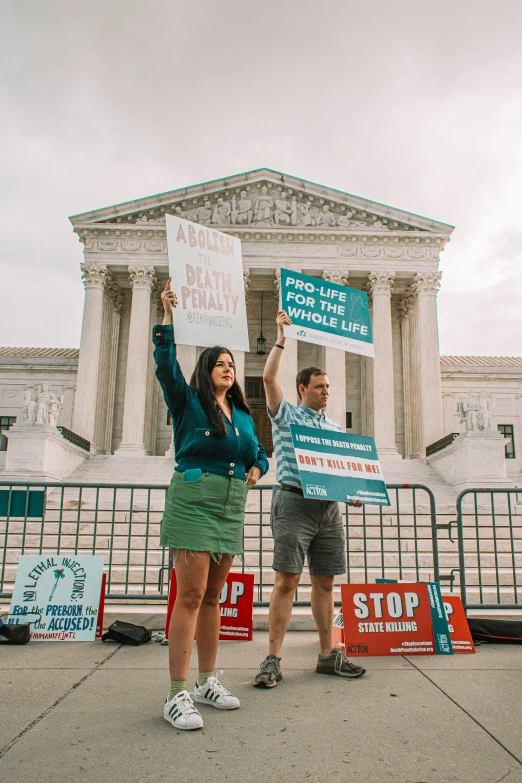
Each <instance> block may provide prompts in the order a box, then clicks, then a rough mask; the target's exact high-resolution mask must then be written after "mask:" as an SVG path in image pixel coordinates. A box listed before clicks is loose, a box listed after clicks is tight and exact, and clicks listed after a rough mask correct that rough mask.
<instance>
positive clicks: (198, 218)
mask: <svg viewBox="0 0 522 783" xmlns="http://www.w3.org/2000/svg"><path fill="white" fill-rule="evenodd" d="M194 221H195V222H196V223H211V222H212V205H211V203H210V201H205V205H204V206H203V207H198V208H197V209H196V211H195V213H194Z"/></svg>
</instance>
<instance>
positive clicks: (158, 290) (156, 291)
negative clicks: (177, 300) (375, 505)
mask: <svg viewBox="0 0 522 783" xmlns="http://www.w3.org/2000/svg"><path fill="white" fill-rule="evenodd" d="M164 288H165V285H164V283H161V282H160V281H159V280H155V281H154V285H153V288H152V292H153V293H152V298H153V300H154V301H155V303H156V306H157V307H161V309H162V310H163V304H162V302H161V294H162V293H163V290H164Z"/></svg>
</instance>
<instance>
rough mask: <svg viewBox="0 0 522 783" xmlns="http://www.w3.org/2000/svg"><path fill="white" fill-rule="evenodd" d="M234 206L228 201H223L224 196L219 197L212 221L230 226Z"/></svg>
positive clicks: (219, 224)
mask: <svg viewBox="0 0 522 783" xmlns="http://www.w3.org/2000/svg"><path fill="white" fill-rule="evenodd" d="M231 213H232V207H231V206H230V204H229V203H228V201H223V199H222V198H218V200H217V204H216V206H215V207H214V214H213V215H212V223H214V224H216V225H218V226H228V225H230V221H231V217H230V216H231Z"/></svg>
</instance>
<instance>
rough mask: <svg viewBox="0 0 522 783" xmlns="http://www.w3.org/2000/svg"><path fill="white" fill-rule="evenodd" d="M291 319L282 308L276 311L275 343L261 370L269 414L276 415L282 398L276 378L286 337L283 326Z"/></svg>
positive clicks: (289, 322) (288, 323)
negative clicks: (262, 370)
mask: <svg viewBox="0 0 522 783" xmlns="http://www.w3.org/2000/svg"><path fill="white" fill-rule="evenodd" d="M291 323H292V321H291V320H290V318H289V316H288V315H287V314H286V313H285V311H284V310H279V312H278V313H277V318H276V324H277V340H276V344H275V345H274V347H273V348H272V350H271V351H270V353H269V354H268V359H267V360H266V364H265V369H264V372H263V383H264V385H265V394H266V404H267V408H268V410H269V411H270V415H271V416H277V413H278V411H279V406H280V405H281V400H282V399H283V390H282V389H281V386H280V385H279V382H278V380H277V375H278V373H279V366H280V364H281V360H282V358H283V351H284V346H285V340H286V337H285V336H284V333H283V326H285V325H288V326H289V325H290V324H291Z"/></svg>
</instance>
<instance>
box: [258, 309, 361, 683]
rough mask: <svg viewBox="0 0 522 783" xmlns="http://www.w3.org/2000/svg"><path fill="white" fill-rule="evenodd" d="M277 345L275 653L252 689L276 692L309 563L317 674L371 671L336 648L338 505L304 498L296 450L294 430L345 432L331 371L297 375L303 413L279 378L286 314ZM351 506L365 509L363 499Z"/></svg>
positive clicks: (271, 399)
mask: <svg viewBox="0 0 522 783" xmlns="http://www.w3.org/2000/svg"><path fill="white" fill-rule="evenodd" d="M276 323H277V329H278V335H277V342H276V343H275V345H274V347H273V348H272V350H271V352H270V354H269V356H268V359H267V362H266V365H265V371H264V373H263V381H264V385H265V392H266V401H267V407H268V413H269V415H270V418H271V419H272V432H273V438H274V450H275V456H276V466H277V480H278V481H279V483H280V488H279V489H278V490H277V491H276V493H275V495H274V498H273V500H272V511H271V519H270V522H271V526H272V532H273V536H274V562H273V565H272V567H273V568H274V570H275V572H276V577H275V583H274V589H273V591H272V597H271V599H270V612H269V654H268V656H267V657H266V658H265V660H264V661H263V663H262V664H261V668H260V670H259V672H258V674H257V675H256V677H255V681H254V684H255V685H256V686H258V687H265V688H273V687H274V686H275V685H276V684H277V683H278V682H279V681H280V680H281V679H282V676H283V675H282V673H281V657H280V656H281V646H282V644H283V639H284V636H285V633H286V630H287V628H288V623H289V622H290V617H291V614H292V605H293V598H294V593H295V590H296V588H297V586H298V584H299V580H300V577H301V573H302V571H303V567H304V562H305V556H306V557H307V558H308V566H309V572H310V579H311V583H312V595H311V603H312V613H313V615H314V619H315V622H316V625H317V630H318V631H319V641H320V647H321V652H320V654H319V659H318V661H317V667H316V671H317V672H320V673H323V674H338V675H340V676H341V677H360V676H361V675H362V674H364V672H365V669H363V668H362V666H357V665H355V664H352V663H350V662H349V661H348V660H347V659H346V657H345V655H344V653H343V652H342V651H341V650H338V649H336V648H334V644H333V639H332V623H333V615H334V602H333V586H334V576H336V575H338V574H344V573H345V571H346V555H345V551H346V548H345V535H344V529H343V523H342V518H341V514H340V511H339V504H338V503H337V502H336V501H328V500H326V501H325V500H310V499H306V498H305V497H304V495H303V489H302V486H301V480H300V477H299V469H298V467H297V461H296V456H295V451H294V447H293V444H292V436H291V432H290V425H291V424H301V425H303V426H307V427H316V428H317V429H320V430H323V431H324V430H335V431H337V432H341V431H342V430H341V427H340V426H339V425H338V424H337V423H336V422H335V421H333V419H329V418H328V417H327V416H326V413H325V408H326V405H327V402H328V397H329V394H330V386H329V382H328V376H327V375H326V372H325V371H324V370H322V369H321V368H319V367H307V368H305V369H303V370H301V371H300V372H299V373H298V374H297V378H296V386H297V392H298V394H299V398H300V400H301V405H300V406H299V407H298V408H297V407H296V406H295V405H291V404H290V403H289V402H288V401H287V400H285V399H284V397H283V391H282V389H281V386H280V385H279V382H278V380H277V376H278V372H279V367H280V364H281V359H282V357H283V351H284V345H285V335H284V332H283V329H284V326H289V325H291V324H292V321H291V319H290V318H289V316H288V315H287V313H286V312H285V311H284V310H280V311H279V312H278V314H277V319H276ZM351 505H355V506H360V505H361V503H360V501H356V502H355V503H352V504H351Z"/></svg>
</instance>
